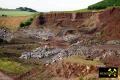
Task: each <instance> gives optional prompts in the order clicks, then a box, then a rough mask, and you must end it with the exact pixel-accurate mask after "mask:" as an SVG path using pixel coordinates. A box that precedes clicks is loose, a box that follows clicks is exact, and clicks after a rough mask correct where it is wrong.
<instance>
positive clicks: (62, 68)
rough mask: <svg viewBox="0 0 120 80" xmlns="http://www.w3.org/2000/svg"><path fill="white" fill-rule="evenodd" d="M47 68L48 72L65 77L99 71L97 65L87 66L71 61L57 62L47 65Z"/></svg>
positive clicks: (54, 75) (74, 76)
mask: <svg viewBox="0 0 120 80" xmlns="http://www.w3.org/2000/svg"><path fill="white" fill-rule="evenodd" d="M87 67H89V69H87ZM46 68H47V69H46V70H47V71H48V73H50V74H51V75H52V76H53V77H63V78H76V77H80V76H85V75H88V74H90V73H93V72H96V71H97V67H95V66H86V65H82V64H78V63H71V62H57V63H54V64H51V65H48V66H46Z"/></svg>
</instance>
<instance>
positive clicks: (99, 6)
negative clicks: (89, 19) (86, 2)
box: [88, 0, 120, 10]
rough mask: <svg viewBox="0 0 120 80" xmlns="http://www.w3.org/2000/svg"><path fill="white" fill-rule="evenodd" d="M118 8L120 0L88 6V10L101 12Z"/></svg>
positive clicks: (104, 1)
mask: <svg viewBox="0 0 120 80" xmlns="http://www.w3.org/2000/svg"><path fill="white" fill-rule="evenodd" d="M116 6H120V0H103V1H101V2H98V3H96V4H93V5H90V6H88V9H89V10H99V9H105V8H108V7H116Z"/></svg>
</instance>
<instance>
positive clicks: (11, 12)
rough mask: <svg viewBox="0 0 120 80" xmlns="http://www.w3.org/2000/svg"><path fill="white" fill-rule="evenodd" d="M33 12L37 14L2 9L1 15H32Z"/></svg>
mask: <svg viewBox="0 0 120 80" xmlns="http://www.w3.org/2000/svg"><path fill="white" fill-rule="evenodd" d="M33 14H35V12H27V11H12V10H11V11H10V10H8V11H6V10H5V11H4V10H0V16H2V15H6V16H30V15H33Z"/></svg>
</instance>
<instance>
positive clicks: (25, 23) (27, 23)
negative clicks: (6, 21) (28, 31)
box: [20, 18, 33, 28]
mask: <svg viewBox="0 0 120 80" xmlns="http://www.w3.org/2000/svg"><path fill="white" fill-rule="evenodd" d="M32 21H33V18H30V19H28V20H26V21H24V22H21V24H20V28H25V27H26V26H29V25H31V23H32Z"/></svg>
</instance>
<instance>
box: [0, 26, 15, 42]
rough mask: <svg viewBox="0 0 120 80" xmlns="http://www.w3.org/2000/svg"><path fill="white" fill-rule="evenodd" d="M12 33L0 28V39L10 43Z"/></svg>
mask: <svg viewBox="0 0 120 80" xmlns="http://www.w3.org/2000/svg"><path fill="white" fill-rule="evenodd" d="M12 37H13V36H12V33H11V32H10V31H9V30H8V29H7V28H4V27H3V28H0V39H3V40H5V41H8V42H9V41H10V40H11V39H12Z"/></svg>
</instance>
